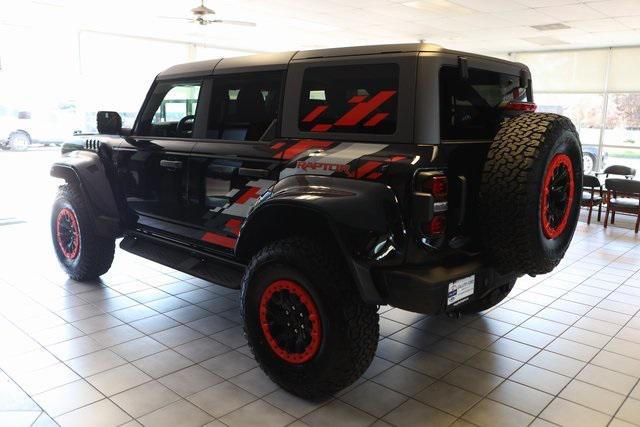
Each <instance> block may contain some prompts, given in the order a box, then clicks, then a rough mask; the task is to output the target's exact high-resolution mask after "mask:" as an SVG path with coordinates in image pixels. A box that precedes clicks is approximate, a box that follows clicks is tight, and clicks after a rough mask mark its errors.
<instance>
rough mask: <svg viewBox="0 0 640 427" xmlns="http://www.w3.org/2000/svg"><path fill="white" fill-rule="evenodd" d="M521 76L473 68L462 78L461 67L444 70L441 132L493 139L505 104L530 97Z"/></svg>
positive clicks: (446, 135) (443, 135) (448, 135)
mask: <svg viewBox="0 0 640 427" xmlns="http://www.w3.org/2000/svg"><path fill="white" fill-rule="evenodd" d="M526 100H527V91H526V90H525V89H524V88H520V77H518V76H512V75H509V74H501V73H496V72H493V71H486V70H478V69H474V68H470V69H469V78H468V79H464V80H463V79H461V78H460V75H459V73H458V68H457V67H443V68H442V69H441V70H440V136H441V138H442V139H490V138H493V136H494V135H495V133H496V131H497V129H498V126H499V125H500V122H501V121H502V119H503V118H504V116H503V114H502V107H503V106H504V105H505V104H507V103H508V102H510V101H526Z"/></svg>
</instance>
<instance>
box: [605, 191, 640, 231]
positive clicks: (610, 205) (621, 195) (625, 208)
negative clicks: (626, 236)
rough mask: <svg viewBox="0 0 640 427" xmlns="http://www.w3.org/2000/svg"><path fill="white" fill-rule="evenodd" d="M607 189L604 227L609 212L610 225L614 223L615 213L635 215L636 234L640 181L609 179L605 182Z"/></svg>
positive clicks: (639, 216)
mask: <svg viewBox="0 0 640 427" xmlns="http://www.w3.org/2000/svg"><path fill="white" fill-rule="evenodd" d="M604 185H605V187H606V188H607V213H606V215H605V217H604V227H605V228H607V222H608V220H609V212H611V224H614V223H615V220H616V212H620V213H625V214H630V215H636V216H637V219H636V233H637V232H638V228H640V181H634V180H631V179H621V178H609V179H607V180H606V181H605V184H604Z"/></svg>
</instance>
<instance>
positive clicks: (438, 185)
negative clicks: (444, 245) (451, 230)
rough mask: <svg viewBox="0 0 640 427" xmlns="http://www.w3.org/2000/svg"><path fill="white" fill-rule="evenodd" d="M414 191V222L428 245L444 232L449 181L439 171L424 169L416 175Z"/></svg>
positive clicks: (437, 239)
mask: <svg viewBox="0 0 640 427" xmlns="http://www.w3.org/2000/svg"><path fill="white" fill-rule="evenodd" d="M415 190H416V191H415V192H414V223H415V224H416V225H417V226H418V228H419V232H420V234H421V235H422V236H424V237H425V238H426V240H427V242H428V243H429V244H430V245H433V244H434V243H435V242H437V241H440V238H441V237H443V236H444V235H445V233H446V228H447V208H448V202H447V198H448V192H449V181H448V179H447V177H446V176H445V175H444V174H443V173H442V172H439V171H424V172H420V173H418V174H417V175H416V185H415Z"/></svg>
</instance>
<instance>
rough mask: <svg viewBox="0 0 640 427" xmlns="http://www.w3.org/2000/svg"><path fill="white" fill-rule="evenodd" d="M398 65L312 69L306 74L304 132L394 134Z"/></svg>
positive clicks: (302, 109) (301, 121) (301, 124)
mask: <svg viewBox="0 0 640 427" xmlns="http://www.w3.org/2000/svg"><path fill="white" fill-rule="evenodd" d="M398 75H399V67H398V65H397V64H367V65H348V66H336V67H313V68H308V69H307V70H305V72H304V77H303V83H302V95H301V100H300V113H299V119H298V126H299V129H300V130H301V131H303V132H329V133H364V134H384V135H389V134H393V133H395V131H396V122H397V116H398V84H399V83H398V80H399V78H398Z"/></svg>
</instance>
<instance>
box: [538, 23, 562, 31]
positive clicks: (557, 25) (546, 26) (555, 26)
mask: <svg viewBox="0 0 640 427" xmlns="http://www.w3.org/2000/svg"><path fill="white" fill-rule="evenodd" d="M531 28H534V29H536V30H538V31H553V30H566V29H568V28H571V27H570V26H568V25H565V24H563V23H562V22H556V23H555V24H544V25H532V26H531Z"/></svg>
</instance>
